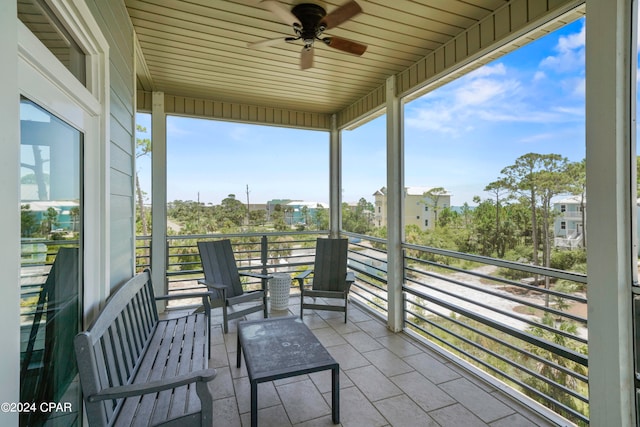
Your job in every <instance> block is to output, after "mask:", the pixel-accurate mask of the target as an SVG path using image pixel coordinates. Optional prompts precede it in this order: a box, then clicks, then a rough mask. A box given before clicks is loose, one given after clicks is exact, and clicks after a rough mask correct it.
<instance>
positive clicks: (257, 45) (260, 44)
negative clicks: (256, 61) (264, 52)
mask: <svg viewBox="0 0 640 427" xmlns="http://www.w3.org/2000/svg"><path fill="white" fill-rule="evenodd" d="M284 41H285V38H284V37H278V38H277V39H265V40H260V41H258V42H253V43H247V47H249V48H252V49H262V48H263V47H268V46H274V45H276V44H280V43H282V42H284Z"/></svg>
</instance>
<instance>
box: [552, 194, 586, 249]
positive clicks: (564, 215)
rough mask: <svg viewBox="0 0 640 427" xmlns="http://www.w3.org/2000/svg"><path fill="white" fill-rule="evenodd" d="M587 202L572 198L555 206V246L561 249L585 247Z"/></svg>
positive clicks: (576, 197)
mask: <svg viewBox="0 0 640 427" xmlns="http://www.w3.org/2000/svg"><path fill="white" fill-rule="evenodd" d="M586 206H587V202H586V200H585V199H584V198H582V197H580V196H571V197H567V198H564V199H562V200H558V201H557V202H555V203H554V204H553V210H554V211H555V212H556V217H555V219H554V222H553V235H554V246H555V247H557V248H561V249H575V248H579V247H584V221H585V220H586V215H587V212H586Z"/></svg>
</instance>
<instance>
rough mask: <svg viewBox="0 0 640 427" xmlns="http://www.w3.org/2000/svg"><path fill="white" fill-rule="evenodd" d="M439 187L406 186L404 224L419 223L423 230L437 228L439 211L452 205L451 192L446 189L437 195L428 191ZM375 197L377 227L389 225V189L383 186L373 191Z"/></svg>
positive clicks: (375, 221)
mask: <svg viewBox="0 0 640 427" xmlns="http://www.w3.org/2000/svg"><path fill="white" fill-rule="evenodd" d="M434 188H437V187H405V189H404V224H405V226H406V225H417V226H418V227H419V228H420V229H421V230H431V229H434V228H435V226H436V225H435V224H436V221H437V218H438V213H439V212H442V210H443V209H445V208H449V207H451V194H450V193H449V192H447V191H446V190H444V191H443V192H442V194H439V195H437V196H435V195H434V196H432V197H430V196H428V195H426V193H428V192H429V191H431V190H433V189H434ZM373 196H374V198H375V202H374V205H375V213H374V223H375V226H376V227H384V226H386V225H387V189H386V188H385V187H382V188H381V189H379V190H377V191H376V192H375V193H373Z"/></svg>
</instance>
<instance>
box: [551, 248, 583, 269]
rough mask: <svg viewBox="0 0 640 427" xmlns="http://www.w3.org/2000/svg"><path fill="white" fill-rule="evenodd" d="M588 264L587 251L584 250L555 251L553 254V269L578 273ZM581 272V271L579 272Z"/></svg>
mask: <svg viewBox="0 0 640 427" xmlns="http://www.w3.org/2000/svg"><path fill="white" fill-rule="evenodd" d="M586 263H587V251H585V250H584V249H574V250H571V251H566V250H554V251H553V252H551V267H552V268H557V269H558V270H565V271H576V270H575V268H576V267H577V268H578V269H580V268H581V267H579V266H582V265H586ZM578 271H579V270H578Z"/></svg>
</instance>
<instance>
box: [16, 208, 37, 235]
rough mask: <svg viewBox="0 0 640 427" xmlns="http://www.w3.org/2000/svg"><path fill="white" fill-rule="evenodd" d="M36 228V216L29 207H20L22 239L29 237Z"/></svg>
mask: <svg viewBox="0 0 640 427" xmlns="http://www.w3.org/2000/svg"><path fill="white" fill-rule="evenodd" d="M37 228H38V220H37V219H36V214H35V213H33V211H32V210H31V205H21V206H20V232H21V234H22V237H31V236H32V235H33V234H34V233H35V232H36V231H37Z"/></svg>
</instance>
